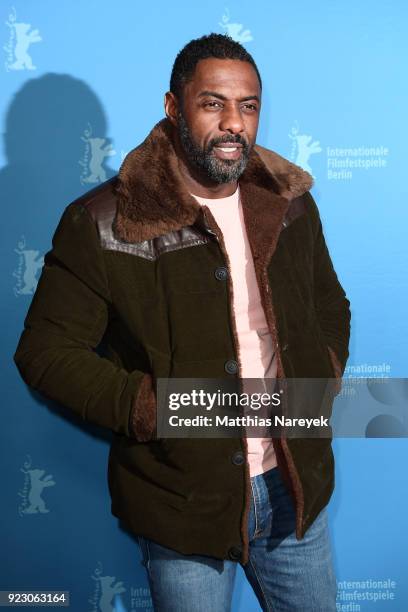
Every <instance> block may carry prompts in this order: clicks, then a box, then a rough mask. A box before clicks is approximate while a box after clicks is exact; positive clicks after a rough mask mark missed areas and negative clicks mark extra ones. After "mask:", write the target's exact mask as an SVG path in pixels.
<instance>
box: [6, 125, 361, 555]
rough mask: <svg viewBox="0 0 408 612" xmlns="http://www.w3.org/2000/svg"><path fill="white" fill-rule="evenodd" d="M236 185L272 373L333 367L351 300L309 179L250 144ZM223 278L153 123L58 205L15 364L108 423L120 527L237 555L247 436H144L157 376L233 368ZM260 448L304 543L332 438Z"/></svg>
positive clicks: (204, 210)
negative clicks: (112, 166)
mask: <svg viewBox="0 0 408 612" xmlns="http://www.w3.org/2000/svg"><path fill="white" fill-rule="evenodd" d="M239 183H240V190H241V198H242V206H243V213H244V220H245V225H246V230H247V234H248V239H249V243H250V246H251V250H252V255H253V259H254V264H255V272H256V275H257V281H258V285H259V290H260V295H261V299H262V304H263V307H264V310H265V314H266V319H267V323H268V327H269V330H270V332H271V334H272V336H273V339H274V342H275V344H276V347H277V356H278V377H281V378H283V377H286V378H320V377H321V378H324V377H334V376H336V377H340V376H341V375H342V373H343V371H344V368H345V364H346V360H347V357H348V342H349V333H350V309H349V301H348V300H347V298H346V295H345V292H344V290H343V288H342V287H341V285H340V283H339V281H338V278H337V276H336V273H335V271H334V269H333V265H332V262H331V259H330V256H329V253H328V250H327V247H326V243H325V239H324V235H323V231H322V225H321V221H320V218H319V212H318V209H317V207H316V204H315V202H314V200H313V198H312V196H311V194H310V192H309V189H310V187H311V185H312V178H311V176H310V175H309V174H307V173H306V172H304V171H303V170H302V169H301V168H299V167H298V166H295V165H294V164H292V163H291V162H289V161H287V160H286V159H284V158H282V157H281V156H279V155H278V154H276V153H274V152H273V151H270V150H267V149H265V148H263V147H260V146H255V147H254V148H253V150H252V152H251V155H250V159H249V162H248V165H247V167H246V169H245V171H244V173H243V175H242V176H241V178H240V181H239ZM219 269H222V270H223V272H224V273H223V274H217V273H216V271H217V270H219ZM228 272H229V260H228V254H227V252H226V250H225V245H224V241H223V237H222V234H221V232H220V229H219V228H218V226H217V224H216V222H215V219H214V217H213V216H212V215H211V212H210V210H209V209H208V207H202V206H201V205H200V204H198V202H197V201H196V200H195V199H194V198H193V197H192V196H191V195H190V194H189V193H188V191H187V190H186V188H185V187H184V185H183V182H182V178H181V175H180V172H179V169H178V160H177V156H176V154H175V151H174V148H173V144H172V137H171V129H170V125H169V123H168V121H167V119H163V120H162V121H160V122H159V123H158V124H157V125H156V126H155V127H154V128H153V130H152V131H151V132H150V134H149V135H148V137H147V138H146V140H145V141H144V142H143V143H142V144H141V145H140V146H138V147H136V148H135V149H133V150H132V151H131V152H130V153H129V154H128V155H127V156H126V158H125V160H124V161H123V163H122V166H121V168H120V171H119V174H118V175H116V176H115V177H113V178H112V179H110V180H108V181H106V182H105V183H103V184H101V185H99V186H98V187H96V188H95V189H93V190H91V191H89V192H88V193H86V194H85V195H83V196H81V197H80V198H78V199H77V200H75V201H74V202H72V203H71V204H69V205H68V206H67V207H66V209H65V211H64V213H63V215H62V217H61V220H60V222H59V225H58V227H57V229H56V231H55V234H54V237H53V247H52V249H51V250H50V251H49V252H48V253H47V254H46V255H45V258H44V267H43V270H42V274H41V277H40V280H39V283H38V286H37V290H36V293H35V295H34V297H33V300H32V303H31V306H30V309H29V311H28V314H27V317H26V320H25V329H24V331H23V333H22V335H21V338H20V341H19V344H18V347H17V350H16V353H15V356H14V359H15V362H16V364H17V367H18V369H19V371H20V373H21V376H22V378H23V379H24V381H25V382H26V383H27V384H28V385H30V386H31V387H33V388H34V389H36V390H38V391H39V392H40V393H42V394H43V395H44V396H46V397H49V398H52V399H53V400H55V401H57V402H60V403H61V404H63V405H65V406H67V407H69V408H70V409H72V410H73V411H75V412H76V413H77V414H79V415H81V416H82V418H83V419H85V420H87V421H89V422H92V423H95V424H98V425H100V426H103V427H107V428H109V429H110V430H111V431H112V432H114V438H113V442H112V445H111V449H110V455H109V470H108V481H109V490H110V494H111V498H112V513H113V515H115V516H117V517H120V518H121V519H122V520H123V521H124V523H125V524H126V525H127V526H128V528H129V529H130V531H131V532H133V533H134V534H139V535H144V536H146V537H148V538H151V539H153V540H155V541H157V542H159V543H160V544H162V545H164V546H167V547H170V548H174V549H175V550H177V551H179V552H181V553H185V554H189V553H191V554H193V553H195V554H206V555H211V556H214V557H216V558H219V559H234V560H236V561H240V562H241V563H243V564H245V563H247V562H248V537H247V520H248V512H249V507H250V495H251V486H250V475H249V469H248V463H247V461H246V460H245V458H246V453H247V442H246V438H245V437H242V438H228V439H164V438H162V439H158V438H157V437H156V392H155V380H156V379H157V378H159V377H162V378H171V377H180V378H228V377H231V376H233V377H239V375H240V358H239V350H238V338H237V331H236V327H235V319H234V311H233V301H232V297H233V294H232V285H231V282H230V276H229V274H228ZM102 341H103V342H102ZM101 343H102V344H103V345H104V346H105V349H104V351H105V352H104V353H103V354H99V353H98V352H97V351H96V350H95V349H97V348H98V347H99V346H100V345H101ZM273 443H274V448H275V452H276V455H277V460H278V465H279V468H280V470H281V472H282V475H283V477H284V479H285V482H286V483H287V486H288V487H289V490H290V491H291V493H292V495H293V499H294V502H295V506H296V512H297V524H296V535H297V537H298V539H301V538H302V537H303V535H304V533H305V531H306V530H307V529H308V527H309V526H310V525H311V523H312V522H313V521H314V519H315V518H316V516H317V515H318V513H319V512H320V511H321V510H322V508H323V507H324V506H325V505H326V504H327V502H328V501H329V499H330V497H331V494H332V491H333V486H334V461H333V453H332V449H331V440H330V439H299V438H298V439H289V438H286V437H284V436H282V437H281V438H275V439H274V440H273Z"/></svg>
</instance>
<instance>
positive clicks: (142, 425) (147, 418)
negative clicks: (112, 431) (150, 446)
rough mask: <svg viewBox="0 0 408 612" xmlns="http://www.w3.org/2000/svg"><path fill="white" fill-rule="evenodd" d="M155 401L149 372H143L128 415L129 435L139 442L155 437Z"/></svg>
mask: <svg viewBox="0 0 408 612" xmlns="http://www.w3.org/2000/svg"><path fill="white" fill-rule="evenodd" d="M156 408H157V401H156V394H155V391H154V386H153V378H152V377H151V375H150V374H148V373H146V374H144V376H143V378H142V380H141V382H140V386H139V390H138V393H137V395H136V398H135V402H134V406H133V409H132V414H131V415H130V433H131V436H132V437H134V438H136V439H137V440H139V442H148V441H149V440H153V439H155V438H156V424H157V414H156Z"/></svg>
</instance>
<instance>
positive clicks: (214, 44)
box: [170, 33, 262, 100]
mask: <svg viewBox="0 0 408 612" xmlns="http://www.w3.org/2000/svg"><path fill="white" fill-rule="evenodd" d="M210 57H215V58H217V59H232V60H241V61H243V62H249V63H250V64H251V65H252V66H253V68H254V70H255V72H256V74H257V77H258V79H259V85H260V88H261V90H262V80H261V75H260V74H259V70H258V68H257V66H256V64H255V61H254V59H253V57H252V55H251V54H250V53H248V51H247V50H246V49H245V48H244V47H243V46H242V45H241V44H240V43H238V42H236V41H235V40H234V39H233V38H231V36H227V35H226V34H215V33H212V34H208V35H206V36H201V38H195V39H194V40H190V42H189V43H187V44H186V45H185V46H184V47H183V48H182V49H181V51H179V53H178V54H177V57H176V59H175V61H174V64H173V68H172V71H171V76H170V91H171V92H172V93H173V94H174V95H175V96H176V97H177V98H178V99H179V100H181V98H182V92H183V87H184V85H185V84H186V83H187V82H188V81H189V80H190V79H191V78H192V76H193V74H194V71H195V69H196V66H197V64H198V62H199V61H200V60H202V59H207V58H210Z"/></svg>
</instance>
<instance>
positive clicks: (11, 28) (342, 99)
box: [0, 0, 408, 612]
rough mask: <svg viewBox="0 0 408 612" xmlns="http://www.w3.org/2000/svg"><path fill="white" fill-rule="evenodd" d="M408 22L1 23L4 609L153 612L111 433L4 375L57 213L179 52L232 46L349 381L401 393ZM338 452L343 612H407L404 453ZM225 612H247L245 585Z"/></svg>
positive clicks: (153, 108) (114, 150) (336, 511)
mask: <svg viewBox="0 0 408 612" xmlns="http://www.w3.org/2000/svg"><path fill="white" fill-rule="evenodd" d="M407 18H408V5H407V4H406V3H405V2H403V1H402V0H394V1H392V0H389V1H384V0H383V1H382V2H379V1H377V0H372V1H371V2H368V1H367V2H365V1H361V2H357V3H356V2H353V1H352V0H344V1H343V2H327V1H323V0H312V1H311V2H308V3H305V2H302V1H301V0H294V1H290V2H287V3H281V2H279V3H278V2H276V1H275V0H272V1H269V0H255V2H252V3H247V2H243V1H238V0H236V1H231V2H229V3H228V2H226V3H220V2H216V1H215V0H209V1H207V2H204V3H195V2H187V1H180V0H176V1H175V2H171V3H169V2H164V1H161V0H158V1H156V2H151V3H145V2H138V1H137V0H119V1H118V2H117V3H115V4H113V3H111V2H108V1H104V0H84V1H81V2H68V1H66V2H58V3H56V2H52V1H51V0H37V1H36V0H29V1H27V0H24V1H23V0H16V1H14V2H7V1H3V2H2V3H1V6H0V39H1V53H2V62H1V65H0V91H1V97H0V112H1V120H2V136H3V147H2V150H1V152H0V162H1V169H0V194H1V214H2V229H1V232H2V239H1V243H0V249H1V258H0V265H1V283H2V302H1V303H2V306H1V313H2V321H1V328H2V341H1V359H2V368H1V377H2V383H1V388H2V427H1V434H0V435H1V445H0V453H1V472H2V477H3V478H2V485H1V510H0V512H1V521H0V533H1V542H2V554H1V561H0V564H1V566H2V567H1V572H0V590H41V589H47V590H65V591H69V592H70V601H71V607H70V609H72V610H75V612H76V611H78V612H83V611H86V612H97V611H100V612H108V611H113V610H115V611H117V612H122V611H126V612H131V611H135V610H149V609H152V607H151V598H150V592H149V588H148V583H147V579H146V574H145V569H144V567H143V565H142V564H141V562H140V561H141V557H140V552H139V549H138V545H137V542H136V541H135V539H134V538H133V537H132V536H131V535H130V534H129V533H128V532H127V531H126V530H125V529H124V527H123V526H122V525H121V524H120V523H119V522H118V520H117V519H116V518H115V517H113V516H112V515H111V513H110V497H109V492H108V486H107V461H108V452H109V443H110V439H111V438H110V435H111V434H110V432H109V431H103V430H101V429H98V428H95V427H93V426H91V425H88V424H86V423H80V422H79V421H78V419H76V418H74V417H73V416H72V415H71V413H70V411H69V409H67V408H65V407H63V406H59V405H56V404H55V403H53V402H48V401H47V400H45V399H44V398H43V397H41V396H39V395H38V394H36V393H35V392H34V391H32V390H30V389H29V388H27V387H26V385H25V384H24V382H23V381H22V380H21V378H20V376H19V373H18V371H17V369H16V367H15V364H14V362H13V358H12V357H13V354H14V351H15V349H16V345H17V342H18V339H19V336H20V334H21V331H22V329H23V321H24V317H25V315H26V312H27V309H28V306H29V304H30V302H31V299H32V296H33V294H34V292H35V289H36V285H37V282H38V278H39V275H40V273H41V269H42V265H43V257H44V253H46V252H47V251H48V250H49V249H50V248H51V238H52V235H53V232H54V230H55V228H56V225H57V223H58V221H59V219H60V217H61V214H62V211H63V210H64V208H65V207H66V206H67V205H68V204H69V203H70V202H71V201H72V200H74V199H75V198H76V197H78V196H79V195H81V194H83V193H85V192H86V191H88V190H89V189H91V188H92V187H94V186H96V185H98V184H100V183H102V182H103V181H105V180H106V179H108V178H109V177H111V176H113V175H115V174H116V173H117V171H118V168H119V166H120V164H121V162H122V160H123V158H124V156H125V155H126V153H127V152H128V151H129V150H130V149H132V148H133V147H135V146H136V145H137V144H139V143H140V142H141V141H142V140H143V139H144V138H145V136H146V135H147V133H148V132H149V131H150V129H151V128H152V126H153V125H154V124H155V123H156V122H157V121H158V120H159V119H161V118H162V117H163V116H164V110H163V96H164V93H165V92H166V91H167V90H168V85H169V77H170V71H171V67H172V64H173V61H174V58H175V56H176V54H177V52H178V51H179V50H180V49H181V48H182V47H183V46H184V45H185V44H186V43H187V42H188V41H189V40H191V39H192V38H197V37H199V36H202V35H204V34H208V33H210V32H219V33H227V34H229V35H230V36H232V37H233V38H234V39H235V40H237V41H239V42H241V43H242V44H243V45H245V47H246V48H247V49H248V51H250V53H251V54H252V55H253V57H254V59H255V61H256V62H257V64H258V67H259V70H260V72H261V75H262V78H263V83H264V91H263V101H262V117H261V123H260V128H259V133H258V143H259V144H262V145H264V146H266V147H268V148H271V149H274V150H275V151H277V152H278V153H280V154H281V155H283V156H285V157H286V158H288V159H290V160H292V161H293V162H295V163H296V164H298V165H300V166H302V167H303V168H304V169H306V170H307V171H308V172H310V173H311V174H312V175H313V177H314V179H315V184H314V187H313V189H312V193H313V195H314V197H315V199H316V202H317V204H318V206H319V209H320V213H321V217H322V222H323V227H324V232H325V236H326V240H327V243H328V246H329V249H330V253H331V256H332V259H333V262H334V265H335V268H336V271H337V273H338V276H339V279H340V281H341V283H342V285H343V286H344V288H345V290H346V292H347V296H348V298H349V299H350V302H351V306H352V335H351V345H350V358H349V361H348V365H347V369H346V372H345V376H346V377H353V376H357V377H389V378H394V377H395V378H398V377H400V378H402V377H404V376H406V374H407V359H406V344H407V336H408V334H407V332H408V330H407V316H406V302H407V297H408V289H407V263H408V259H407V239H406V227H407V212H406V211H407V205H408V204H407V203H408V197H407V184H406V183H405V177H406V174H407V171H406V143H407V140H408V130H407V109H408V85H407V78H406V74H407V72H406V66H407V61H408V36H407V32H408V29H407V27H408V19H407ZM380 412H381V410H380ZM367 435H368V434H367ZM333 446H334V452H335V456H336V489H335V493H334V495H333V497H332V500H331V502H330V505H329V511H330V517H331V535H332V542H333V548H334V555H335V565H336V572H337V578H338V587H339V588H338V610H343V611H346V610H350V611H353V612H355V611H360V610H361V611H364V612H371V611H373V612H375V611H377V610H378V611H379V612H380V611H383V610H390V611H393V612H397V611H398V612H401V611H403V610H406V609H408V581H407V573H408V561H407V549H408V537H407V527H406V504H407V502H408V489H407V484H408V478H407V458H408V452H407V439H406V438H404V437H399V438H398V437H394V438H389V437H388V438H378V437H376V438H369V437H359V438H354V439H340V438H339V439H336V440H335V441H334V444H333ZM232 609H233V610H234V612H248V611H250V610H253V611H256V610H259V609H260V608H259V605H258V603H257V600H256V598H255V596H254V594H253V592H252V589H251V587H250V586H249V584H248V583H247V581H246V578H245V576H244V573H243V571H242V569H241V567H239V568H238V574H237V579H236V584H235V589H234V597H233V608H232Z"/></svg>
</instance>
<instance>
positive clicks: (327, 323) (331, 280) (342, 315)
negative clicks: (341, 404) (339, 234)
mask: <svg viewBox="0 0 408 612" xmlns="http://www.w3.org/2000/svg"><path fill="white" fill-rule="evenodd" d="M306 195H307V198H308V205H309V212H310V215H311V219H312V225H313V232H314V254H313V271H314V272H313V276H314V296H315V307H316V312H317V318H318V321H319V324H320V327H321V329H322V331H323V334H324V336H325V338H326V343H327V348H328V351H329V355H330V359H331V361H332V365H333V370H334V372H335V375H336V377H340V376H342V374H343V373H344V370H345V367H346V362H347V359H348V356H349V339H350V320H351V312H350V302H349V300H348V299H347V297H346V293H345V291H344V289H343V287H342V286H341V284H340V282H339V280H338V278H337V274H336V272H335V270H334V267H333V263H332V260H331V258H330V255H329V251H328V249H327V245H326V241H325V238H324V234H323V228H322V223H321V219H320V215H319V210H318V208H317V205H316V203H315V201H314V199H313V197H312V195H311V194H310V192H307V194H306Z"/></svg>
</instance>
